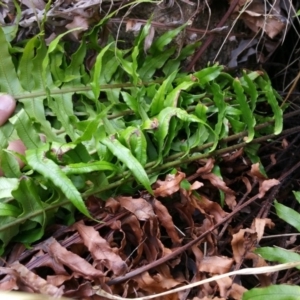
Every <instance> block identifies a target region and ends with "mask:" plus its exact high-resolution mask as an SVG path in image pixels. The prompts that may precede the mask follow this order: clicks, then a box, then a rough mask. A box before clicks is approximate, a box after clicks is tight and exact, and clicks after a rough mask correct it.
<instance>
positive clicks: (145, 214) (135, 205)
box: [116, 196, 155, 221]
mask: <svg viewBox="0 0 300 300" xmlns="http://www.w3.org/2000/svg"><path fill="white" fill-rule="evenodd" d="M116 200H118V201H119V203H120V205H121V206H122V207H124V208H126V209H127V210H128V211H130V212H132V213H133V214H134V215H135V216H136V217H137V218H138V219H139V220H140V221H145V220H149V219H151V218H153V217H154V216H155V214H154V211H153V208H152V205H151V204H150V203H149V202H147V201H146V200H145V199H143V198H132V197H121V196H120V197H117V198H116Z"/></svg>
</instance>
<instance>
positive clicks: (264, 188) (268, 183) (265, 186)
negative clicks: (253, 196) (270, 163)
mask: <svg viewBox="0 0 300 300" xmlns="http://www.w3.org/2000/svg"><path fill="white" fill-rule="evenodd" d="M278 184H280V181H279V180H277V179H268V180H264V181H263V182H262V183H261V184H260V187H259V193H258V198H263V197H264V196H265V194H266V192H268V191H269V189H270V188H272V187H273V186H275V185H278Z"/></svg>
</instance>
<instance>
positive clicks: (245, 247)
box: [231, 228, 257, 263]
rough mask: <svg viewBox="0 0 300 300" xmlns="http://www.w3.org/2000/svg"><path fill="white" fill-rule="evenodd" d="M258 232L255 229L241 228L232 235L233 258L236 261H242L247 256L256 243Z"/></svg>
mask: <svg viewBox="0 0 300 300" xmlns="http://www.w3.org/2000/svg"><path fill="white" fill-rule="evenodd" d="M256 240H257V234H256V232H255V230H253V229H249V228H246V229H240V230H239V231H238V232H237V233H235V234H233V235H232V240H231V246H232V252H233V258H234V260H235V261H236V263H241V262H242V261H243V259H244V258H245V257H246V254H247V253H248V252H249V251H250V250H251V249H252V248H253V246H254V245H255V244H256Z"/></svg>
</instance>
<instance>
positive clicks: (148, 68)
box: [138, 48, 175, 81]
mask: <svg viewBox="0 0 300 300" xmlns="http://www.w3.org/2000/svg"><path fill="white" fill-rule="evenodd" d="M174 52H175V48H170V49H168V50H166V51H164V52H163V53H161V54H159V55H156V56H147V57H146V59H145V61H144V63H143V65H142V66H141V67H140V69H139V70H138V73H139V74H140V78H141V79H142V80H143V81H146V80H150V79H151V78H152V76H153V74H154V73H155V71H156V70H157V69H159V68H161V67H162V66H163V65H164V64H165V63H166V61H167V60H168V58H169V57H170V56H171V55H172V54H173V53H174Z"/></svg>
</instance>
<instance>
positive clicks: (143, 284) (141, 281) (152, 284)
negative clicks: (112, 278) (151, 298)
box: [134, 272, 182, 299]
mask: <svg viewBox="0 0 300 300" xmlns="http://www.w3.org/2000/svg"><path fill="white" fill-rule="evenodd" d="M134 281H136V282H137V283H138V286H139V288H140V289H142V290H144V291H146V292H148V293H149V294H151V295H152V294H158V293H161V292H163V291H166V290H169V289H171V288H174V287H176V286H179V285H181V284H182V282H180V281H177V280H175V279H173V278H172V277H168V278H167V277H164V276H162V274H160V273H157V274H156V275H154V276H150V274H149V273H148V272H145V273H143V274H141V275H139V276H136V277H134ZM171 295H173V297H174V298H173V297H172V298H169V299H179V298H178V294H177V293H174V294H171ZM171 295H170V296H171Z"/></svg>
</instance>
